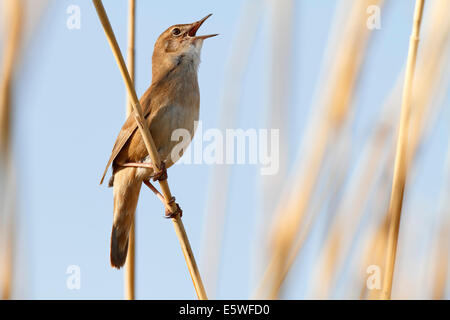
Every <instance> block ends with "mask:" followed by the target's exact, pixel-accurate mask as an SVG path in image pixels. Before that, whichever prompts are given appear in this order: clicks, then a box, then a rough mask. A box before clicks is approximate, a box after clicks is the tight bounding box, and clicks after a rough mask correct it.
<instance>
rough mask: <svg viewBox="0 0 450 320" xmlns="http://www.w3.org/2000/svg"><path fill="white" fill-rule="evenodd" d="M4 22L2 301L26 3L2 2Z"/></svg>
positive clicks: (8, 287)
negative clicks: (15, 106)
mask: <svg viewBox="0 0 450 320" xmlns="http://www.w3.org/2000/svg"><path fill="white" fill-rule="evenodd" d="M2 5H3V9H4V17H3V20H4V21H5V22H6V23H5V25H4V27H5V30H7V34H5V41H6V42H5V46H4V55H3V61H2V69H1V70H2V74H1V79H0V179H1V180H2V181H1V185H0V190H1V192H2V194H1V195H0V197H1V204H0V206H1V208H0V210H2V212H0V213H1V215H0V223H1V222H2V221H6V223H5V226H3V225H0V230H1V231H2V232H3V231H4V234H2V237H4V239H1V238H0V241H1V240H5V242H4V247H3V248H4V256H3V257H2V259H1V261H2V268H0V272H2V274H0V289H1V290H2V291H1V296H0V297H1V298H2V299H5V300H7V299H11V296H12V289H13V275H14V253H15V250H14V248H15V240H16V237H17V235H16V233H15V231H16V228H15V223H16V211H15V185H14V179H15V177H14V170H13V162H12V154H11V148H10V144H11V113H12V107H13V103H12V97H11V95H12V91H13V90H12V89H13V81H14V79H13V78H14V71H15V69H16V67H17V57H18V56H19V54H18V52H19V49H20V44H21V41H22V27H23V24H22V23H23V3H22V1H19V0H17V1H3V3H2Z"/></svg>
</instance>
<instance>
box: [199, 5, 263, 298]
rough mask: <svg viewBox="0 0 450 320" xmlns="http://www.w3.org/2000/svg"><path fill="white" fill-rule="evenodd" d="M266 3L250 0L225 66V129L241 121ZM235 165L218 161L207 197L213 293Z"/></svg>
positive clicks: (204, 254)
mask: <svg viewBox="0 0 450 320" xmlns="http://www.w3.org/2000/svg"><path fill="white" fill-rule="evenodd" d="M263 8H264V6H263V5H261V3H260V1H259V0H247V1H246V3H245V6H244V9H243V14H242V16H241V18H240V21H239V23H238V27H237V29H236V30H239V32H238V33H237V35H236V37H235V40H234V41H233V44H232V46H231V50H230V58H229V61H228V62H227V66H228V67H227V68H225V81H224V84H223V89H222V97H221V102H220V117H219V125H218V128H219V130H220V131H222V132H224V131H225V130H226V129H230V128H234V127H235V126H236V125H237V119H238V107H239V100H240V96H241V94H242V90H243V87H244V84H243V82H244V75H245V71H246V69H247V65H248V62H249V59H250V55H251V52H252V48H253V44H254V42H255V39H256V33H257V31H258V26H259V24H260V20H261V13H262V10H263ZM231 169H232V167H231V166H230V165H226V164H224V165H216V166H214V167H213V168H212V172H211V174H210V181H209V183H208V184H209V187H208V190H211V191H210V194H209V196H208V197H207V203H206V211H205V212H206V214H205V225H204V227H203V230H204V231H203V240H202V250H201V262H200V263H201V267H202V270H204V271H203V272H204V278H205V281H206V287H207V288H208V292H209V294H210V296H212V297H214V295H215V294H216V291H217V281H218V276H219V266H220V256H221V252H222V243H223V237H224V233H225V230H224V228H225V225H226V223H225V220H226V212H227V199H228V197H229V184H230V175H231Z"/></svg>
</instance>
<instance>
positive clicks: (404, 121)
mask: <svg viewBox="0 0 450 320" xmlns="http://www.w3.org/2000/svg"><path fill="white" fill-rule="evenodd" d="M424 2H425V1H424V0H416V6H415V9H414V22H413V30H412V34H411V39H410V46H409V53H408V60H407V66H406V74H405V84H404V89H403V97H402V108H401V110H402V111H401V116H400V128H399V133H398V139H397V151H396V157H395V166H394V177H393V182H392V192H391V200H390V204H389V215H390V226H389V236H388V243H387V252H386V260H385V268H384V277H383V278H384V280H383V290H382V293H381V297H380V298H381V299H390V298H391V291H392V280H393V275H394V267H395V257H396V253H397V242H398V233H399V227H400V217H401V212H402V204H403V193H404V188H405V183H406V176H407V164H408V158H407V157H408V150H407V147H408V146H407V143H408V137H409V125H410V114H411V97H412V85H413V79H414V71H415V65H416V58H417V50H418V45H419V34H420V26H421V22H422V15H423V7H424Z"/></svg>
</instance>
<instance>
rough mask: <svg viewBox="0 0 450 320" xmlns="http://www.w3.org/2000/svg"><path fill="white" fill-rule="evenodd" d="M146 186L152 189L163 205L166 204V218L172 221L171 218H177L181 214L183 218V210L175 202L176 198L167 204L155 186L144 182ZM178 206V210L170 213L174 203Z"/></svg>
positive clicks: (146, 181)
mask: <svg viewBox="0 0 450 320" xmlns="http://www.w3.org/2000/svg"><path fill="white" fill-rule="evenodd" d="M144 184H145V185H146V186H147V187H149V188H150V190H152V191H153V193H154V194H155V195H156V196H157V197H158V198H159V200H161V201H162V203H163V204H164V207H165V208H166V215H165V217H166V218H168V219H170V218H175V217H176V216H177V215H178V214H180V217H182V216H183V210H181V208H180V206H179V205H178V203H176V202H175V197H172V198H171V199H170V201H169V202H166V200H165V198H164V196H163V195H162V194H161V192H159V191H158V189H156V188H155V186H154V185H153V184H152V183H151V182H150V181H149V180H144ZM174 202H175V204H176V205H177V209H176V210H175V212H173V213H172V212H170V206H171V204H172V203H174Z"/></svg>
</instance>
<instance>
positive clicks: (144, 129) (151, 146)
mask: <svg viewBox="0 0 450 320" xmlns="http://www.w3.org/2000/svg"><path fill="white" fill-rule="evenodd" d="M92 2H93V4H94V6H95V9H96V11H97V14H98V17H99V19H100V21H101V23H102V26H103V29H104V31H105V34H106V37H107V39H108V42H109V44H110V46H111V49H112V51H113V54H114V57H115V58H116V62H117V64H118V66H119V69H120V72H121V74H122V77H123V80H124V82H125V85H126V88H127V91H128V95H129V96H130V98H131V102H132V106H133V114H134V116H135V119H136V123H137V125H138V128H139V132H140V133H141V135H142V138H143V140H144V143H145V146H146V148H147V151H148V153H149V156H150V158H151V160H152V163H153V164H154V165H155V166H156V167H157V168H158V169H160V167H161V160H160V158H159V154H158V152H157V150H156V147H155V143H154V141H153V138H152V136H151V134H150V131H149V129H148V125H147V122H146V121H145V118H144V116H143V113H142V107H141V105H140V103H139V99H138V97H137V94H136V91H135V90H134V87H133V83H132V81H131V79H130V75H129V73H128V71H127V68H126V65H125V61H124V59H123V56H122V53H121V52H120V48H119V45H118V44H117V40H116V37H115V35H114V32H113V30H112V27H111V24H110V22H109V19H108V16H107V14H106V11H105V8H104V7H103V4H102V1H101V0H92ZM159 184H160V187H161V191H162V194H163V195H164V199H165V206H166V207H167V208H170V212H171V213H174V212H176V210H177V207H176V203H175V202H174V201H170V200H171V199H172V194H171V192H170V189H169V184H168V182H167V180H163V181H160V182H159ZM172 222H173V224H174V228H175V232H176V234H177V237H178V240H179V242H180V245H181V249H182V251H183V255H184V258H185V260H186V264H187V267H188V269H189V273H190V275H191V278H192V281H193V284H194V288H195V291H196V293H197V296H198V298H199V299H201V300H204V299H207V296H206V292H205V289H204V286H203V282H202V279H201V277H200V272H199V270H198V267H197V263H196V261H195V258H194V254H193V252H192V248H191V245H190V243H189V239H188V237H187V234H186V230H185V229H184V225H183V222H182V220H181V218H180V216H179V215H177V216H176V218H173V219H172Z"/></svg>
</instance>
